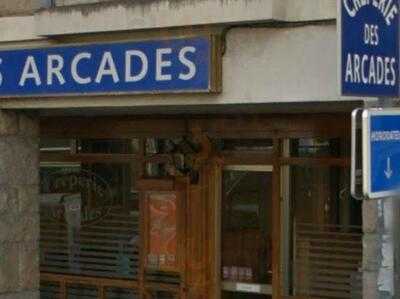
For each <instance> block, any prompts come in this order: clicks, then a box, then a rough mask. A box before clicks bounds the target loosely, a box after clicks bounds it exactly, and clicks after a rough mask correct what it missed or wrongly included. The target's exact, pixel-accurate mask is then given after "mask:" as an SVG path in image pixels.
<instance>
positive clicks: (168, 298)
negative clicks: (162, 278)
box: [146, 291, 179, 299]
mask: <svg viewBox="0 0 400 299" xmlns="http://www.w3.org/2000/svg"><path fill="white" fill-rule="evenodd" d="M177 298H179V297H178V294H176V293H172V292H169V291H149V292H148V296H146V299H177Z"/></svg>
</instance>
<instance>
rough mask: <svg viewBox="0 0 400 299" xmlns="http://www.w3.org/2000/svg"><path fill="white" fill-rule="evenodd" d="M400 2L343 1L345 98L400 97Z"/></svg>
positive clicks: (342, 82) (343, 76)
mask: <svg viewBox="0 0 400 299" xmlns="http://www.w3.org/2000/svg"><path fill="white" fill-rule="evenodd" d="M399 1H400V0H388V1H386V0H385V1H381V0H368V1H366V0H362V1H360V0H340V1H339V3H340V19H341V20H340V22H339V27H340V33H339V35H340V43H341V53H340V54H341V59H340V77H341V93H342V95H345V96H372V97H396V96H399V95H400V80H399V75H400V73H399V60H400V40H399V34H400V30H399V26H400V22H399V8H400V6H399V4H400V2H399Z"/></svg>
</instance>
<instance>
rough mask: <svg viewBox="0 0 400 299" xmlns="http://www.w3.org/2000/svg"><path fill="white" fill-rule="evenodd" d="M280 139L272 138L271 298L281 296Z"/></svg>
mask: <svg viewBox="0 0 400 299" xmlns="http://www.w3.org/2000/svg"><path fill="white" fill-rule="evenodd" d="M281 152H282V150H281V140H280V139H274V156H275V163H274V164H273V166H274V170H273V172H272V210H273V211H274V212H273V213H272V244H273V245H272V298H273V299H278V298H280V296H281V168H280V164H279V158H280V156H281Z"/></svg>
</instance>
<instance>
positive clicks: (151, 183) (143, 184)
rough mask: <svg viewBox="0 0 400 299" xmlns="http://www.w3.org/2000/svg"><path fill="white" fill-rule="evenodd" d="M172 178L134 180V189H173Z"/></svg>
mask: <svg viewBox="0 0 400 299" xmlns="http://www.w3.org/2000/svg"><path fill="white" fill-rule="evenodd" d="M174 188H175V182H174V180H173V179H140V180H137V182H136V189H137V190H140V191H173V190H174Z"/></svg>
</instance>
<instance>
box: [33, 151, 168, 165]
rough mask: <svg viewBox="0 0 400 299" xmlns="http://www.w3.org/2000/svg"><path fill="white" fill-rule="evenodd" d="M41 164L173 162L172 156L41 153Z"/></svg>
mask: <svg viewBox="0 0 400 299" xmlns="http://www.w3.org/2000/svg"><path fill="white" fill-rule="evenodd" d="M40 161H41V162H82V163H109V164H112V163H116V164H119V163H132V162H135V161H139V162H141V163H169V162H171V161H172V158H171V156H170V155H166V154H165V155H163V154H155V155H152V156H142V155H140V154H90V153H89V154H70V153H66V152H61V153H51V152H41V153H40Z"/></svg>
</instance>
